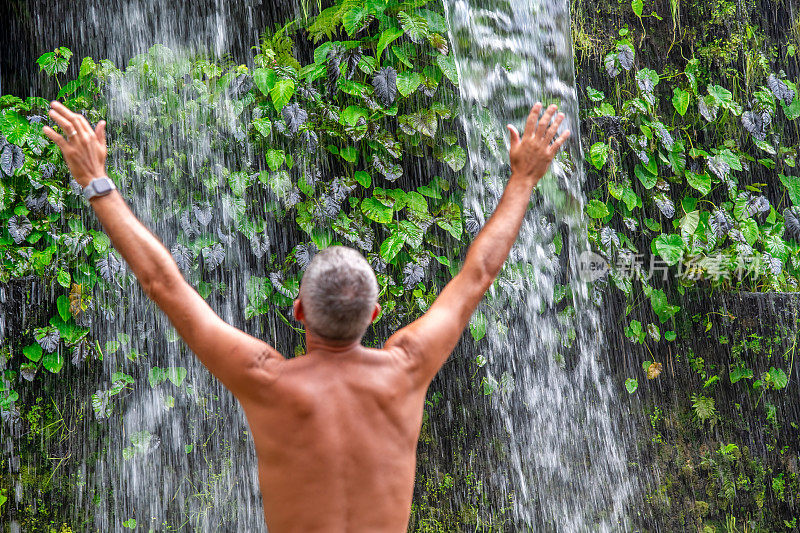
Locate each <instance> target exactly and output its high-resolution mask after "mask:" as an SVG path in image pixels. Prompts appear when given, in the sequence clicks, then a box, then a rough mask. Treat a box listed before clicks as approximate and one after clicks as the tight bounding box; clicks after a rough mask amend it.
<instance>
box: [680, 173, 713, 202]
mask: <svg viewBox="0 0 800 533" xmlns="http://www.w3.org/2000/svg"><path fill="white" fill-rule="evenodd" d="M686 181H687V182H688V183H689V185H691V186H692V188H694V189H695V190H696V191H698V192H700V193H701V194H702V195H703V196H705V195H707V194H708V193H710V192H711V176H709V175H708V173H707V172H703V173H702V174H695V173H694V172H692V171H691V170H687V171H686Z"/></svg>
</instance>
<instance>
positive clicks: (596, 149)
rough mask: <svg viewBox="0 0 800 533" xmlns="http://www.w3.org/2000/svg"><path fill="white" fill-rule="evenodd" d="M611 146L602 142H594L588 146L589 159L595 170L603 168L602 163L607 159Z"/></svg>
mask: <svg viewBox="0 0 800 533" xmlns="http://www.w3.org/2000/svg"><path fill="white" fill-rule="evenodd" d="M610 150H611V146H610V145H608V144H606V143H604V142H596V143H594V144H593V145H592V147H591V148H589V161H591V163H592V165H594V167H595V168H596V169H597V170H600V169H602V168H603V165H605V164H606V161H608V154H609V151H610Z"/></svg>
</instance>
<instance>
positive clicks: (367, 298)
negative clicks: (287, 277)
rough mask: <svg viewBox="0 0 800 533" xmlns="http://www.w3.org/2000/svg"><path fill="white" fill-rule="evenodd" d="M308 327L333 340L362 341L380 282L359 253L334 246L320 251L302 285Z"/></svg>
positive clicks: (309, 267) (307, 271)
mask: <svg viewBox="0 0 800 533" xmlns="http://www.w3.org/2000/svg"><path fill="white" fill-rule="evenodd" d="M300 301H301V302H302V303H303V310H304V311H305V322H306V327H307V328H308V329H309V330H311V331H312V332H313V333H314V334H316V335H319V336H321V337H324V338H326V339H331V340H348V341H349V340H355V339H360V338H361V337H362V336H363V335H364V332H365V331H366V330H367V328H368V327H369V325H370V323H371V322H372V312H373V310H374V309H375V304H376V303H377V301H378V280H377V279H376V278H375V273H374V272H373V271H372V268H371V267H370V266H369V263H367V260H366V259H364V256H362V255H361V254H360V253H359V252H357V251H356V250H354V249H352V248H347V247H345V246H332V247H330V248H326V249H325V250H322V251H321V252H319V253H318V254H317V255H316V256H314V259H313V260H312V261H311V264H310V265H308V268H307V269H306V271H305V273H304V274H303V279H302V281H301V282H300Z"/></svg>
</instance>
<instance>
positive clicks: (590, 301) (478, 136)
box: [445, 0, 636, 531]
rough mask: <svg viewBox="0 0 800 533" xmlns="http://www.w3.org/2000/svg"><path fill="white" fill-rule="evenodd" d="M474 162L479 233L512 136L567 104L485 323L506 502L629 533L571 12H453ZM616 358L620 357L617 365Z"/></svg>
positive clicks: (462, 7)
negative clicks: (548, 109) (596, 279)
mask: <svg viewBox="0 0 800 533" xmlns="http://www.w3.org/2000/svg"><path fill="white" fill-rule="evenodd" d="M445 6H446V11H447V18H448V23H449V26H450V32H451V33H450V35H451V42H452V43H453V47H454V54H455V58H456V64H457V67H458V72H459V76H460V81H461V85H460V90H461V96H462V117H463V118H462V123H463V126H464V129H465V131H466V133H467V138H468V148H469V150H468V151H469V166H470V168H471V173H470V176H471V177H470V180H471V181H470V186H469V188H468V192H467V199H466V201H465V210H466V211H467V212H468V213H470V214H468V215H467V217H468V218H467V220H468V224H469V220H470V217H473V224H472V225H473V230H476V229H477V228H478V227H479V226H480V225H481V223H482V222H483V221H484V220H485V219H486V217H488V216H489V215H490V214H491V212H492V211H493V209H494V208H495V206H496V205H497V202H498V201H499V198H500V195H501V193H502V190H503V185H504V183H505V181H506V179H507V177H508V163H507V155H506V153H507V149H506V143H505V141H504V140H503V138H502V132H503V131H504V125H505V124H508V123H510V124H514V125H516V126H517V127H518V129H520V131H521V130H522V126H523V125H524V123H525V119H526V117H527V114H528V111H529V109H530V107H531V106H532V105H533V103H535V102H536V101H542V102H544V103H545V104H550V103H556V104H558V105H559V107H560V108H561V109H562V110H563V111H564V113H565V114H566V115H567V120H565V126H564V127H567V128H569V129H571V130H572V132H573V141H571V142H570V143H569V144H570V145H569V146H568V148H567V149H566V151H565V157H564V158H563V159H561V160H559V161H557V162H556V163H555V164H554V165H553V170H552V173H551V174H552V175H550V176H548V177H546V178H545V179H544V180H542V182H541V183H540V185H539V189H538V191H537V192H536V193H535V194H534V196H533V205H534V207H533V209H532V210H531V211H530V213H529V215H528V216H527V218H526V219H525V222H524V224H523V226H522V231H521V235H520V238H519V240H518V241H517V244H516V245H515V247H514V249H513V250H512V254H511V260H510V261H509V262H508V263H507V265H506V268H505V269H504V271H503V273H502V275H501V277H500V279H499V280H498V282H497V283H496V284H495V285H494V287H493V288H492V290H491V292H490V294H489V295H488V297H487V299H486V300H485V303H484V304H483V305H482V307H481V309H480V315H478V316H477V317H476V318H475V319H473V320H479V321H481V322H484V323H486V324H488V328H487V335H486V341H485V342H486V345H485V352H484V353H486V354H489V355H488V356H487V357H486V358H487V359H488V363H487V368H488V369H489V371H490V373H492V374H493V376H494V377H493V378H489V379H488V381H487V386H488V387H490V388H496V389H497V393H495V394H493V396H492V397H493V398H494V402H493V406H494V409H495V412H496V413H497V414H498V415H499V420H500V422H498V423H495V424H493V427H491V428H490V431H491V433H493V434H494V435H499V436H501V438H502V439H504V440H507V441H508V443H509V445H508V446H509V459H510V462H511V470H510V473H509V474H508V475H507V476H506V481H505V483H504V487H503V488H504V490H505V492H506V494H507V495H509V496H512V497H513V501H515V505H514V513H515V515H516V516H515V518H516V520H517V521H518V522H520V523H522V524H525V525H526V526H527V527H528V528H531V529H532V530H534V531H620V530H627V529H629V528H630V526H629V522H628V519H627V518H626V513H627V511H628V509H627V507H628V505H629V503H630V499H631V496H632V495H633V494H634V493H635V491H636V483H635V482H634V480H633V479H631V477H630V475H629V473H628V468H627V458H626V453H625V435H626V433H628V432H629V428H628V427H627V426H626V425H625V424H623V423H622V421H621V420H620V419H621V416H620V412H619V411H620V407H619V404H618V400H617V399H616V398H615V392H614V391H613V389H612V386H611V381H610V378H609V375H608V372H607V370H606V367H605V366H604V365H603V363H602V356H603V350H602V346H603V332H602V330H601V322H600V312H599V309H598V306H597V301H598V295H597V294H596V293H594V292H593V291H592V290H590V288H589V286H588V285H587V284H586V283H585V282H583V281H582V280H581V278H580V276H579V272H578V270H577V263H578V256H579V255H580V253H581V252H582V251H584V250H587V249H588V246H589V245H588V242H587V241H586V228H585V221H584V219H583V215H582V209H581V206H582V199H583V192H582V185H583V177H584V174H583V158H582V153H581V149H580V145H579V142H577V139H579V138H580V136H579V132H578V131H577V129H578V121H577V118H578V106H577V94H576V90H575V82H574V72H573V54H572V41H571V35H570V18H569V3H568V1H567V0H513V1H502V0H491V1H487V0H447V1H445ZM610 355H611V356H613V354H610Z"/></svg>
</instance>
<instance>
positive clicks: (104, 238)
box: [89, 230, 111, 255]
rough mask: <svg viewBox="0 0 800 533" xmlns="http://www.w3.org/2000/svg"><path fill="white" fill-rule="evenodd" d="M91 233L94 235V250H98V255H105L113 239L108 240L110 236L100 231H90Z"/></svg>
mask: <svg viewBox="0 0 800 533" xmlns="http://www.w3.org/2000/svg"><path fill="white" fill-rule="evenodd" d="M89 233H90V234H91V235H92V245H93V246H94V249H95V250H97V253H98V254H100V255H105V254H106V252H108V249H109V248H110V247H111V239H109V238H108V235H106V234H105V233H102V232H100V231H94V230H89Z"/></svg>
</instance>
